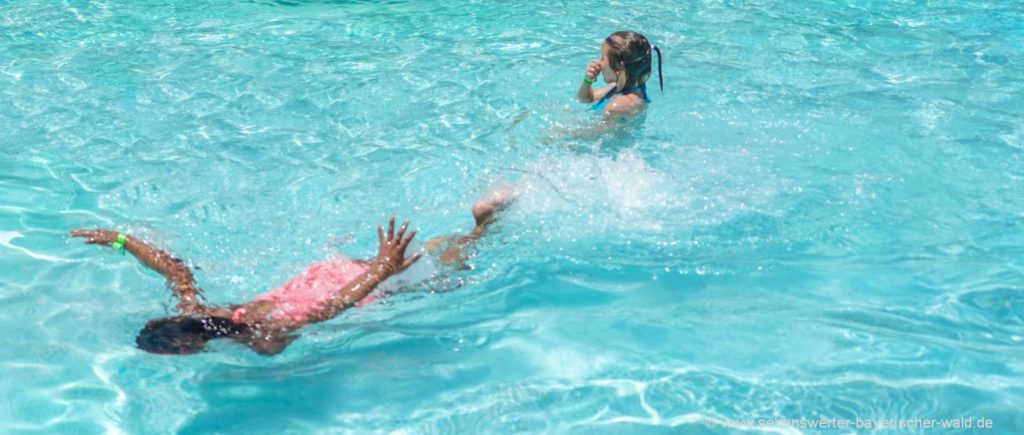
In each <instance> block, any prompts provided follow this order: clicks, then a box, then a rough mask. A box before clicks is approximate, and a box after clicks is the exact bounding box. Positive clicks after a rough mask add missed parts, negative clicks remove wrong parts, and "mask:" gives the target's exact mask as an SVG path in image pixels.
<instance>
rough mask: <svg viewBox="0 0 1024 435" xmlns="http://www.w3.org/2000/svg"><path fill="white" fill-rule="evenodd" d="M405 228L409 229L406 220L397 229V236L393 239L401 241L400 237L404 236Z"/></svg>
mask: <svg viewBox="0 0 1024 435" xmlns="http://www.w3.org/2000/svg"><path fill="white" fill-rule="evenodd" d="M407 228H409V220H408V219H406V220H405V222H402V227H401V228H399V229H398V234H396V235H395V237H396V238H398V241H402V236H404V235H405V230H406V229H407Z"/></svg>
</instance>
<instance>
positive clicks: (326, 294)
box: [71, 189, 511, 355]
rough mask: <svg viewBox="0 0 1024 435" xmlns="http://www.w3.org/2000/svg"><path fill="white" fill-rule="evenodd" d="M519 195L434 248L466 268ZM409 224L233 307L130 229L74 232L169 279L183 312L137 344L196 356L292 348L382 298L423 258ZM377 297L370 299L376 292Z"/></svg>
mask: <svg viewBox="0 0 1024 435" xmlns="http://www.w3.org/2000/svg"><path fill="white" fill-rule="evenodd" d="M510 198H511V194H510V192H509V191H508V190H507V189H502V190H500V191H499V192H498V193H497V194H496V195H495V196H494V197H492V198H490V199H487V200H482V201H480V202H477V204H476V205H474V206H473V217H474V218H476V226H475V227H474V228H473V230H472V231H471V232H470V233H469V234H467V235H464V236H459V237H443V238H436V239H433V240H430V241H428V242H427V243H426V244H425V246H424V248H425V250H426V251H427V252H431V251H434V250H436V249H438V248H441V247H444V248H445V249H444V250H442V251H441V254H440V256H439V258H440V260H441V262H442V263H443V264H449V265H455V266H458V267H461V266H463V262H464V261H465V259H466V258H465V257H466V255H465V251H466V248H467V247H468V246H470V245H471V244H473V243H474V242H475V241H476V240H477V239H479V238H480V237H481V236H482V235H483V234H484V230H486V228H487V227H488V226H489V225H490V224H491V223H492V222H493V221H494V215H495V213H496V212H497V211H498V210H500V209H501V208H503V207H504V206H505V205H506V204H507V203H508V201H509V199H510ZM408 227H409V221H406V222H405V223H404V224H402V226H401V228H399V229H398V231H397V232H396V231H395V218H394V217H392V218H391V220H390V222H389V223H388V228H387V231H386V232H385V231H384V228H383V227H378V228H377V234H378V237H379V239H380V248H379V249H378V251H377V256H376V257H375V258H374V259H373V260H371V261H368V262H363V261H357V260H352V259H349V258H346V257H340V256H339V257H335V258H332V259H330V260H328V261H324V262H321V263H315V264H313V265H310V266H308V267H307V268H306V270H304V271H303V272H302V273H300V274H299V275H298V276H295V277H294V278H292V279H290V280H289V281H288V282H286V283H285V284H284V285H282V286H280V287H278V288H276V289H274V290H271V291H270V292H267V293H265V294H263V295H260V296H257V297H256V298H255V299H253V300H252V301H250V302H248V303H245V304H241V305H232V306H229V307H226V308H224V307H214V306H208V305H204V304H202V303H200V298H201V297H202V293H201V292H200V290H199V288H198V287H196V283H195V279H194V278H193V276H192V271H191V270H189V268H188V266H186V265H185V263H184V262H183V261H181V260H179V259H177V258H175V257H174V256H172V255H171V254H169V253H167V252H166V251H163V250H160V249H157V248H155V247H153V246H152V245H150V244H148V243H146V242H144V241H142V240H140V239H138V238H135V237H131V236H128V235H127V234H119V233H118V232H116V231H110V230H74V231H71V236H73V237H81V238H83V239H84V241H85V243H91V244H99V245H111V246H114V248H115V249H123V250H125V251H127V252H130V253H132V255H134V256H135V257H136V258H138V259H139V261H140V262H142V264H144V265H146V266H148V267H149V268H151V269H153V270H156V271H157V272H160V273H161V274H162V275H164V276H165V277H166V278H167V282H168V285H169V287H170V289H171V292H172V293H174V295H175V296H177V298H178V304H177V306H176V310H177V311H178V312H179V313H180V315H178V316H174V317H165V318H161V319H155V320H151V321H149V322H148V323H146V326H145V327H144V328H142V331H140V332H139V335H138V337H136V344H137V345H138V346H139V348H141V349H142V350H145V351H147V352H151V353H160V354H189V353H196V352H199V351H202V350H203V349H204V348H205V347H206V342H207V341H209V340H211V339H214V338H229V339H231V340H233V341H236V342H239V343H242V344H245V345H247V346H248V347H249V348H251V349H252V350H254V351H256V352H258V353H260V354H264V355H273V354H277V353H279V352H281V351H282V350H284V348H285V347H287V346H288V344H289V343H291V342H292V341H293V340H295V338H297V336H296V335H295V334H294V332H295V331H296V330H298V329H300V328H302V327H303V326H305V325H308V324H310V323H317V322H323V321H325V320H329V319H331V318H333V317H335V316H337V315H338V314H340V313H341V312H342V311H344V310H346V309H348V308H351V307H353V306H359V305H362V304H364V303H367V302H369V301H371V300H372V299H374V297H373V296H370V293H371V292H373V290H374V289H375V288H377V286H378V285H380V284H381V283H382V282H384V280H386V279H388V278H389V277H391V276H392V275H395V274H397V273H399V272H401V271H403V270H405V269H406V268H408V267H409V266H410V265H412V264H413V263H414V262H416V260H418V259H419V258H420V255H421V254H420V253H417V254H414V255H412V256H409V257H407V256H406V255H405V251H406V249H407V248H408V246H409V243H410V242H411V241H412V239H413V237H415V235H416V230H413V231H410V232H408V233H406V230H407V229H408ZM368 296H369V297H368Z"/></svg>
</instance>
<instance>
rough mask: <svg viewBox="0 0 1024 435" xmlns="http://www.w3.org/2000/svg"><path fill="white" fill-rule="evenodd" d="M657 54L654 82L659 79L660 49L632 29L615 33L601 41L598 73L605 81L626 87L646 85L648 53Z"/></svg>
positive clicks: (649, 68)
mask: <svg viewBox="0 0 1024 435" xmlns="http://www.w3.org/2000/svg"><path fill="white" fill-rule="evenodd" d="M652 51H653V52H656V53H657V54H658V85H659V86H660V87H661V88H664V83H663V81H662V78H661V50H659V49H658V47H655V46H652V45H651V43H650V42H648V41H647V38H646V37H644V35H641V34H639V33H636V32H629V31H621V32H615V33H612V34H611V35H609V36H608V37H607V38H605V40H604V43H603V44H601V73H602V75H603V76H604V81H605V82H606V83H614V84H615V85H616V86H617V87H618V89H620V90H626V89H631V88H634V87H637V86H643V85H645V84H647V79H648V78H650V77H651V64H652V63H653V62H652V56H651V52H652Z"/></svg>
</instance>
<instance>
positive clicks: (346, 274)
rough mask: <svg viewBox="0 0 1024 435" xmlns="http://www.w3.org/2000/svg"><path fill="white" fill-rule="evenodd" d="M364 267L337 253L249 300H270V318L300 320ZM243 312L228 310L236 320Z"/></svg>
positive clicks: (239, 319)
mask: <svg viewBox="0 0 1024 435" xmlns="http://www.w3.org/2000/svg"><path fill="white" fill-rule="evenodd" d="M367 269H369V266H367V265H365V264H363V263H359V262H357V261H355V260H352V259H350V258H346V257H340V256H339V257H336V258H334V259H331V260H328V261H325V262H322V263H314V264H312V265H310V266H309V267H307V268H306V270H304V271H303V272H302V273H300V274H299V275H298V276H296V277H294V278H292V279H290V280H289V281H288V282H286V283H284V285H283V286H281V287H278V288H276V289H274V290H271V291H269V292H267V293H264V294H262V295H259V296H257V297H256V299H253V301H254V302H257V301H270V302H273V304H274V311H273V312H272V313H271V316H273V318H274V319H277V320H292V321H295V322H302V321H305V320H306V317H307V316H308V315H309V313H311V312H313V311H314V310H316V309H318V308H320V307H321V306H322V305H323V304H324V303H325V302H327V301H328V300H330V299H331V298H332V297H334V295H335V294H337V292H338V290H341V289H342V288H343V287H345V285H346V284H348V283H350V282H352V281H353V280H355V279H356V278H358V277H359V276H360V275H362V274H363V273H364V272H366V270H367ZM373 299H376V298H375V297H374V296H372V295H371V296H367V297H366V298H364V299H363V300H362V301H360V305H361V304H363V303H366V302H370V301H371V300H373ZM244 314H245V308H238V309H236V310H235V312H234V313H232V316H231V318H232V320H234V321H235V322H236V323H241V321H242V316H243V315H244Z"/></svg>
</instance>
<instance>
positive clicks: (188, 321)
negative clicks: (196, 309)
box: [135, 316, 245, 355]
mask: <svg viewBox="0 0 1024 435" xmlns="http://www.w3.org/2000/svg"><path fill="white" fill-rule="evenodd" d="M244 328H245V325H240V324H236V323H234V322H232V321H231V320H229V319H221V318H218V317H204V318H195V317H191V316H178V317H165V318H162V319H155V320H150V321H149V322H148V323H146V326H145V327H143V328H142V331H139V335H138V337H136V338H135V343H136V344H137V345H138V346H139V349H142V350H144V351H146V352H150V353H158V354H174V355H184V354H190V353H197V352H201V351H202V350H203V349H204V348H205V347H206V342H207V341H210V340H212V339H214V338H220V337H227V336H232V335H238V334H240V333H241V332H242V329H244Z"/></svg>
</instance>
